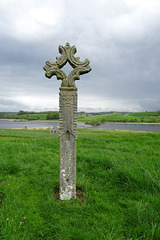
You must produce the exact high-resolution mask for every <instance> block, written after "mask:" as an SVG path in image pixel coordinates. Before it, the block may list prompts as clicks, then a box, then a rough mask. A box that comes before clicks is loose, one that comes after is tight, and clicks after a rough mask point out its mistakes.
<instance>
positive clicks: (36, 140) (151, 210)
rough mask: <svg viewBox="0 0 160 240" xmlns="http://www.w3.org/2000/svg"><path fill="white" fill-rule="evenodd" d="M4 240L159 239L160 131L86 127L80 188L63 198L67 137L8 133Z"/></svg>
mask: <svg viewBox="0 0 160 240" xmlns="http://www.w3.org/2000/svg"><path fill="white" fill-rule="evenodd" d="M0 145H1V148H0V239H1V240H32V239H35V240H37V239H45V240H49V239H50V240H51V239H52V240H85V239H86V240H102V239H106V240H111V239H112V240H113V239H114V240H121V239H127V240H137V239H139V240H142V239H143V240H159V239H160V214H159V209H160V150H159V146H160V134H158V133H145V132H144V133H142V132H130V131H117V130H96V129H92V130H91V129H79V134H78V140H77V188H79V189H82V191H83V195H84V200H83V201H81V200H80V199H72V200H70V201H60V200H56V198H55V196H54V191H55V190H57V188H58V185H59V179H58V178H59V138H58V135H57V134H50V133H49V131H48V130H0Z"/></svg>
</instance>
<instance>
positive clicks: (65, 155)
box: [43, 43, 91, 200]
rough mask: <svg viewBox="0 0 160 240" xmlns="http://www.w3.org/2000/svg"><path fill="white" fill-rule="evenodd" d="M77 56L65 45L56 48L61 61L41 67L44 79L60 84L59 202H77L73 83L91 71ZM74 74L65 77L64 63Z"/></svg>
mask: <svg viewBox="0 0 160 240" xmlns="http://www.w3.org/2000/svg"><path fill="white" fill-rule="evenodd" d="M76 52H77V50H76V47H75V46H72V47H71V46H70V44H69V43H66V45H65V46H59V53H60V54H61V56H60V57H57V58H56V62H52V61H47V62H46V65H45V66H44V68H43V69H44V70H45V71H46V73H45V76H46V77H48V78H51V77H52V76H53V75H56V77H57V79H58V80H59V79H61V80H62V84H61V87H60V92H59V116H60V120H59V138H60V152H59V160H60V189H59V195H60V199H61V200H69V199H71V198H72V197H74V198H76V139H77V88H76V85H75V80H79V79H80V75H82V74H85V73H88V72H90V71H91V67H90V66H89V63H90V62H89V60H88V59H85V61H83V62H81V61H80V58H79V57H75V56H74V54H75V53H76ZM67 62H69V64H70V65H71V66H72V67H73V70H72V71H71V72H70V74H69V75H68V76H67V75H66V74H65V73H64V72H63V71H62V70H61V68H62V67H63V66H64V65H65V64H66V63H67Z"/></svg>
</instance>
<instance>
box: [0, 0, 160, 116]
mask: <svg viewBox="0 0 160 240" xmlns="http://www.w3.org/2000/svg"><path fill="white" fill-rule="evenodd" d="M67 42H69V43H70V44H71V46H72V45H75V46H76V48H77V53H76V55H75V56H77V57H80V59H81V61H83V60H85V59H86V58H88V59H89V60H90V66H91V68H92V71H91V72H90V73H88V74H85V75H82V76H81V77H80V81H76V86H77V87H78V110H79V111H89V112H91V111H150V110H159V109H160V0H98V1H97V0H80V1H75V0H58V1H57V0H45V1H44V0H0V53H1V54H0V111H19V110H28V111H30V110H33V111H47V110H58V109H59V96H58V94H59V87H60V84H61V80H59V81H58V80H57V79H56V77H55V76H53V77H52V78H51V79H47V78H46V77H45V71H44V70H43V66H44V65H45V62H46V61H47V60H52V61H53V62H54V61H56V57H59V56H60V53H59V51H58V46H59V45H63V46H65V44H66V43H67Z"/></svg>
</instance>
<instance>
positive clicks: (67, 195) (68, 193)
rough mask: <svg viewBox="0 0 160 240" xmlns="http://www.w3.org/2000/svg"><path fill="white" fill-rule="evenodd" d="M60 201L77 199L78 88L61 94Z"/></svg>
mask: <svg viewBox="0 0 160 240" xmlns="http://www.w3.org/2000/svg"><path fill="white" fill-rule="evenodd" d="M59 114H60V121H59V137H60V154H59V158H60V199H61V200H69V199H71V198H72V197H74V198H76V139H77V88H75V87H61V88H60V93H59Z"/></svg>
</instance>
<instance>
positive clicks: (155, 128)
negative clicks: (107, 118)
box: [0, 120, 160, 132]
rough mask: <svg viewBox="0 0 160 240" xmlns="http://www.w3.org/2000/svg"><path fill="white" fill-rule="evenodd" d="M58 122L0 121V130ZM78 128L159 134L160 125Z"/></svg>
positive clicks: (118, 124) (105, 124) (108, 124)
mask: <svg viewBox="0 0 160 240" xmlns="http://www.w3.org/2000/svg"><path fill="white" fill-rule="evenodd" d="M58 125H59V122H12V121H10V120H0V129H5V128H25V127H27V128H38V127H53V126H58ZM78 128H95V129H117V130H131V131H147V132H160V124H159V125H158V124H157V125H155V124H123V123H104V124H101V125H99V126H87V125H85V124H84V123H78Z"/></svg>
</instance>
